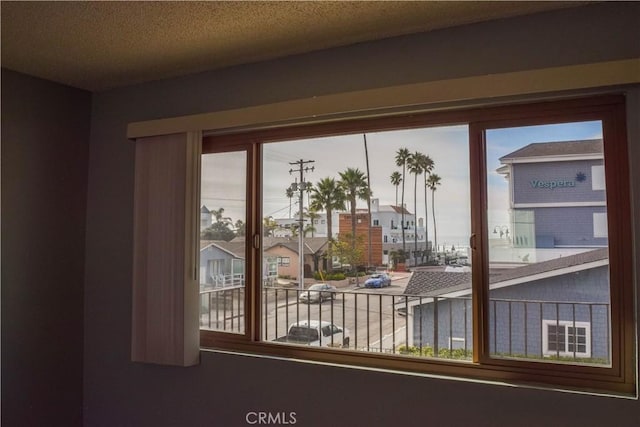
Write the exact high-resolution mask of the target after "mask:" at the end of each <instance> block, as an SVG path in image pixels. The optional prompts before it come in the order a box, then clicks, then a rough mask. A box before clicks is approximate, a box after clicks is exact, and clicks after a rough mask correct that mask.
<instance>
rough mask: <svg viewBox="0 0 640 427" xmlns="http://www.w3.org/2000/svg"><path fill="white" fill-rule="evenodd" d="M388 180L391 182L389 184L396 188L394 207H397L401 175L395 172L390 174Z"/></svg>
mask: <svg viewBox="0 0 640 427" xmlns="http://www.w3.org/2000/svg"><path fill="white" fill-rule="evenodd" d="M389 179H390V180H391V184H392V185H393V186H394V187H396V206H398V187H399V186H400V183H401V182H402V175H400V172H398V171H395V172H394V173H392V174H391V176H390V177H389Z"/></svg>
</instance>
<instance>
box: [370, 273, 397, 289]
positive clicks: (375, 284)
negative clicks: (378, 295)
mask: <svg viewBox="0 0 640 427" xmlns="http://www.w3.org/2000/svg"><path fill="white" fill-rule="evenodd" d="M385 286H391V277H389V275H388V274H386V273H377V274H374V275H373V276H371V277H369V278H368V279H367V280H365V282H364V287H365V288H384V287H385Z"/></svg>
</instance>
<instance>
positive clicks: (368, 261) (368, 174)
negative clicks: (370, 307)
mask: <svg viewBox="0 0 640 427" xmlns="http://www.w3.org/2000/svg"><path fill="white" fill-rule="evenodd" d="M362 136H363V137H364V157H365V159H366V161H367V187H368V189H369V191H368V194H367V213H368V214H369V219H368V222H369V223H368V224H367V230H368V234H369V236H368V238H369V246H368V250H367V254H368V255H369V257H368V258H369V259H368V260H367V267H371V178H370V176H371V174H370V172H369V150H368V149H367V135H366V134H364V135H362Z"/></svg>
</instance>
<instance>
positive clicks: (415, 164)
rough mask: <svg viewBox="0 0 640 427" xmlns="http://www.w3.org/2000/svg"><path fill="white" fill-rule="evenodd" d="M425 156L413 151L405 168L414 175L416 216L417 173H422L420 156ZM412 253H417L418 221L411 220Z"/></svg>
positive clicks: (416, 213)
mask: <svg viewBox="0 0 640 427" xmlns="http://www.w3.org/2000/svg"><path fill="white" fill-rule="evenodd" d="M423 157H425V155H424V154H422V153H419V152H417V151H416V152H415V153H413V154H411V155H410V156H409V158H408V159H407V168H408V170H409V173H410V174H413V175H414V179H413V212H414V215H415V216H416V217H417V216H418V175H420V174H421V173H422V164H423V161H422V158H423ZM413 242H414V248H413V254H414V258H416V257H417V254H418V221H415V220H414V221H413Z"/></svg>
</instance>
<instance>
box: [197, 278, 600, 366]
mask: <svg viewBox="0 0 640 427" xmlns="http://www.w3.org/2000/svg"><path fill="white" fill-rule="evenodd" d="M308 292H309V291H308V290H299V289H290V288H283V287H278V286H273V287H268V288H263V290H262V313H261V315H262V319H261V320H262V321H261V324H262V339H263V340H264V341H275V340H277V339H280V340H282V339H281V338H282V337H284V336H286V335H287V331H288V329H289V327H290V325H292V324H294V323H298V322H301V321H305V320H316V321H319V322H329V323H332V324H334V325H336V326H338V327H339V328H346V329H347V330H348V333H349V346H348V347H349V349H350V350H357V351H365V352H376V353H389V354H407V355H414V356H422V357H439V358H448V359H462V360H471V358H472V349H473V348H472V343H473V336H472V334H473V327H472V321H473V319H472V317H473V316H472V304H471V298H470V297H456V298H449V297H425V296H406V295H388V294H381V293H376V292H375V291H372V290H356V291H344V292H343V291H338V292H333V293H326V294H324V295H323V298H322V301H320V302H317V301H315V298H312V300H313V302H312V303H305V302H303V301H301V299H300V296H301V295H303V294H307V293H308ZM311 295H312V296H314V297H315V296H318V295H319V294H317V293H315V294H314V293H313V292H312V293H311ZM200 298H201V302H200V305H201V313H200V326H201V328H202V329H209V330H217V331H226V332H235V333H244V330H245V329H244V328H245V317H244V300H245V289H244V287H242V286H238V287H233V288H225V289H213V290H207V291H203V292H201V294H200ZM609 316H610V313H609V305H608V304H607V303H598V302H560V301H536V300H527V301H524V300H514V299H493V298H492V299H491V300H490V305H489V326H488V329H489V346H490V352H491V355H492V356H495V357H518V358H529V359H541V358H546V359H548V358H554V356H555V359H570V360H574V361H580V362H582V361H587V362H589V361H591V362H593V363H600V364H602V363H605V364H606V363H610V362H609V360H610V339H611V337H610V331H609V328H610V320H609V318H610V317H609ZM554 323H555V325H556V326H561V325H564V326H565V327H568V328H569V329H567V330H566V332H565V333H564V334H563V335H558V333H557V332H556V335H555V337H554V336H550V335H549V334H551V332H549V330H548V326H546V325H549V324H551V325H553V324H554ZM583 324H588V325H589V326H588V328H585V329H584V330H585V333H586V331H587V329H588V339H587V338H583V337H582V336H580V337H578V333H577V331H578V330H579V329H576V328H579V327H580V325H583ZM571 328H573V329H571ZM558 329H559V328H556V329H555V330H556V331H557V330H558ZM570 331H573V335H571V333H569V332H570ZM545 335H546V338H545ZM560 339H563V340H565V342H566V350H567V351H560V347H558V346H556V350H555V354H553V352H552V351H550V350H549V348H545V345H547V346H548V342H549V340H551V341H552V342H556V343H557V342H559V340H560ZM579 339H582V340H583V341H584V343H583V344H582V343H578V340H579ZM554 340H555V341H554ZM572 341H573V342H572ZM329 343H330V344H331V345H333V344H334V343H333V342H332V340H331V338H327V342H326V344H327V345H329ZM578 344H580V345H578ZM586 345H588V346H589V348H588V351H586V347H585V346H586ZM571 349H572V351H568V350H571ZM581 350H584V351H581Z"/></svg>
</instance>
